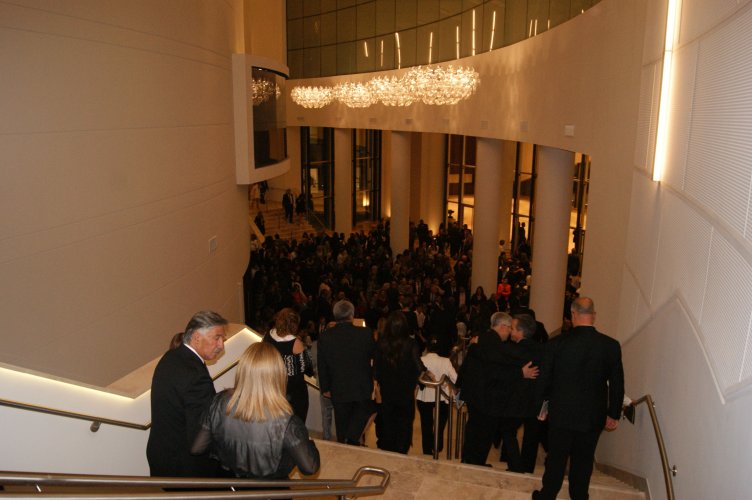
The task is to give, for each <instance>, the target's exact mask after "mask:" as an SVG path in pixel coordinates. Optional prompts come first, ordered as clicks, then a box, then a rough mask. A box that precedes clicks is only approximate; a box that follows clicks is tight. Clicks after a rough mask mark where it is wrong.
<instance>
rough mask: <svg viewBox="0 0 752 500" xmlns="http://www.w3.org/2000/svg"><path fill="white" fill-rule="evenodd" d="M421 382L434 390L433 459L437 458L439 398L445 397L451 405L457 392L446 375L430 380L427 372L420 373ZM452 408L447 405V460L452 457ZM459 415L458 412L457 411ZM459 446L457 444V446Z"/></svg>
mask: <svg viewBox="0 0 752 500" xmlns="http://www.w3.org/2000/svg"><path fill="white" fill-rule="evenodd" d="M418 382H420V383H421V384H423V385H425V386H426V387H430V388H432V389H433V390H434V407H433V459H434V460H436V459H437V458H439V432H440V426H439V413H440V408H441V406H440V405H441V399H442V397H445V398H446V399H447V400H448V401H449V404H450V405H451V402H452V400H453V399H454V394H455V393H456V392H457V391H456V388H455V386H454V384H453V383H452V382H451V381H450V380H449V378H447V376H446V375H442V376H441V379H439V380H438V381H436V380H432V379H430V378H428V375H427V374H425V373H424V374H423V375H421V377H420V379H419V380H418ZM445 387H446V388H448V389H449V391H448V392H447V391H445V390H444V388H445ZM452 413H453V412H452V408H451V406H450V407H449V412H448V413H447V439H446V443H445V444H446V456H447V460H451V458H452V420H453V419H452ZM458 415H459V413H458ZM457 448H459V445H458V446H457Z"/></svg>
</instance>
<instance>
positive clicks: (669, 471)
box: [629, 394, 677, 500]
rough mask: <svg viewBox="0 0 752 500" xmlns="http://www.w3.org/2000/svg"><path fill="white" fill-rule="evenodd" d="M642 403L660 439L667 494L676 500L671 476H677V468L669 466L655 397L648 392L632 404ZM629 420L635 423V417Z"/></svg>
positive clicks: (669, 497)
mask: <svg viewBox="0 0 752 500" xmlns="http://www.w3.org/2000/svg"><path fill="white" fill-rule="evenodd" d="M642 403H645V404H646V405H647V407H648V412H650V420H651V421H652V422H653V431H655V439H656V440H657V441H658V452H659V453H660V454H661V465H662V466H663V480H664V481H665V483H666V496H667V497H668V500H674V483H673V480H672V479H671V478H672V477H676V473H677V468H676V465H672V466H671V467H670V468H669V464H668V454H667V453H666V444H665V443H664V441H663V433H662V432H661V426H660V424H658V416H657V415H656V413H655V402H654V401H653V397H652V396H651V395H650V394H646V395H644V396H643V397H641V398H640V399H637V400H635V401H632V404H631V406H633V407H636V406H637V405H639V404H642ZM629 420H630V421H631V422H632V423H633V424H634V419H629Z"/></svg>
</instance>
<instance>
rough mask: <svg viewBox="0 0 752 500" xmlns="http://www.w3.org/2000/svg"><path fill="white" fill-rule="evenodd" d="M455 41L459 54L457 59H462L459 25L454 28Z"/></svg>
mask: <svg viewBox="0 0 752 500" xmlns="http://www.w3.org/2000/svg"><path fill="white" fill-rule="evenodd" d="M454 41H455V44H454V45H455V48H456V52H457V59H459V58H460V27H459V25H457V26H455V28H454Z"/></svg>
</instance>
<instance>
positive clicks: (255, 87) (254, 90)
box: [251, 78, 282, 106]
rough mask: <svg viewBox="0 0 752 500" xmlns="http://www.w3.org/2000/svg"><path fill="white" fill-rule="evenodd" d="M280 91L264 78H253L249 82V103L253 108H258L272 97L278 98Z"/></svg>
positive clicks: (275, 85) (274, 84)
mask: <svg viewBox="0 0 752 500" xmlns="http://www.w3.org/2000/svg"><path fill="white" fill-rule="evenodd" d="M281 93H282V91H281V90H280V88H279V86H278V85H277V84H276V83H274V82H273V81H271V80H267V79H265V78H253V79H252V80H251V96H252V97H251V101H252V102H253V105H254V106H259V105H261V104H263V103H265V102H266V101H268V100H269V99H270V98H271V97H272V95H274V96H275V97H276V98H279V96H280V94H281Z"/></svg>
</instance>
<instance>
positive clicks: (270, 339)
mask: <svg viewBox="0 0 752 500" xmlns="http://www.w3.org/2000/svg"><path fill="white" fill-rule="evenodd" d="M299 330H300V315H299V314H298V313H297V312H295V310H294V309H291V308H289V307H286V308H284V309H282V310H281V311H279V312H278V313H277V315H276V316H275V318H274V328H272V329H271V330H270V331H269V333H267V334H266V335H265V336H264V342H267V343H269V344H271V345H273V346H274V347H275V348H276V349H277V351H279V353H280V354H281V355H282V359H283V361H284V363H285V368H286V369H287V394H286V395H287V400H288V401H289V402H290V405H292V412H293V413H294V414H295V415H297V416H298V417H300V419H301V420H302V421H303V422H305V421H306V417H307V415H308V387H306V382H305V378H304V375H308V376H309V377H311V376H313V361H312V360H311V355H310V353H309V352H308V350H307V349H306V347H305V344H304V343H303V341H302V339H301V338H300V336H299Z"/></svg>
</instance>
